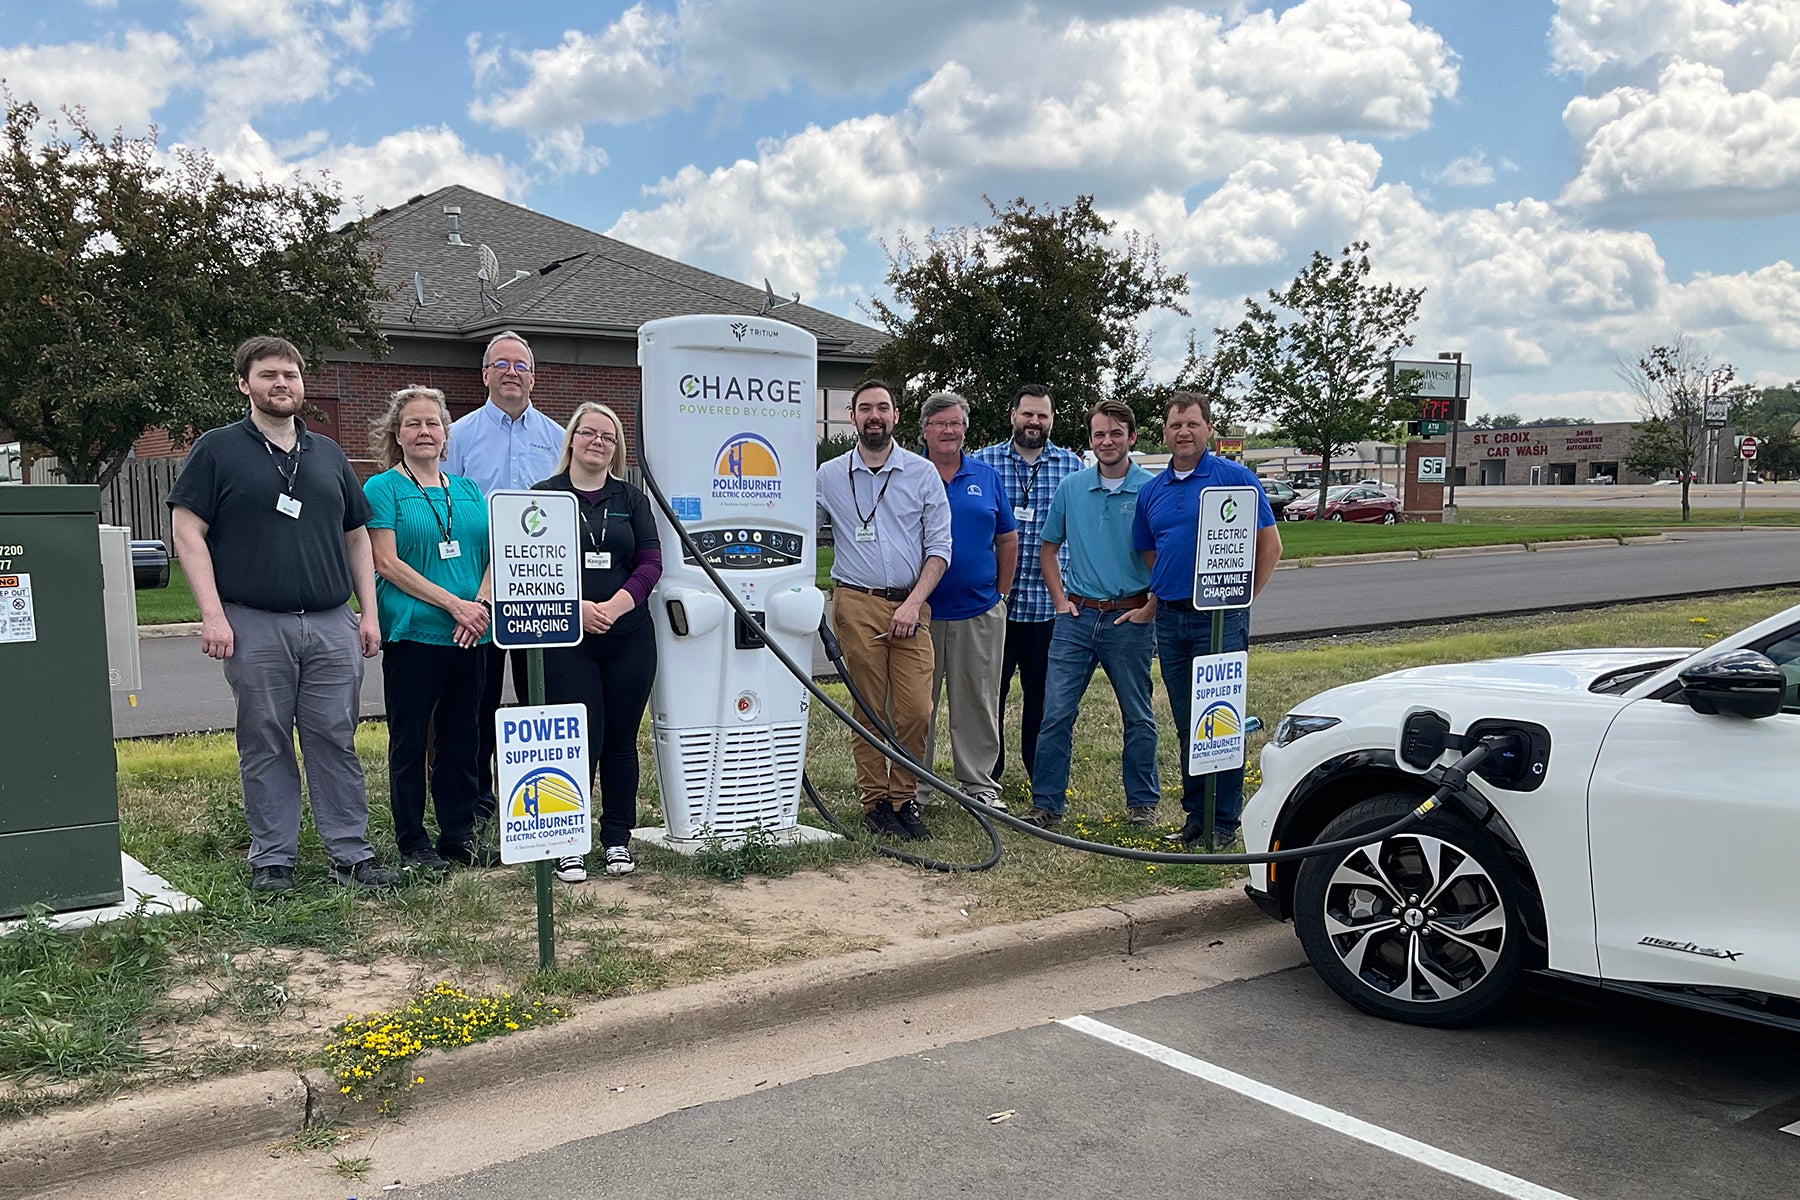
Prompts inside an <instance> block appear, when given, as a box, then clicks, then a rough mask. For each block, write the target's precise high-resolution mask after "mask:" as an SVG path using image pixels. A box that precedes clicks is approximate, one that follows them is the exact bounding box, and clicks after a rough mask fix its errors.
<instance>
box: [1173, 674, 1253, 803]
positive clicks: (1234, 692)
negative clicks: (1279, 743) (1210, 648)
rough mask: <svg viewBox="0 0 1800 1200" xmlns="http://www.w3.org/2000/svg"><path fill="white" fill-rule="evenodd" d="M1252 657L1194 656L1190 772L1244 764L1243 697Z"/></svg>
mask: <svg viewBox="0 0 1800 1200" xmlns="http://www.w3.org/2000/svg"><path fill="white" fill-rule="evenodd" d="M1249 663H1250V656H1249V654H1247V653H1245V652H1244V651H1242V650H1238V651H1234V652H1232V653H1230V654H1201V655H1196V656H1195V658H1194V679H1193V688H1194V691H1193V696H1192V706H1191V707H1190V708H1189V710H1188V711H1189V712H1191V713H1192V714H1193V716H1192V718H1191V719H1192V720H1193V722H1194V727H1193V728H1192V729H1190V730H1188V731H1187V732H1188V746H1187V770H1188V774H1189V775H1212V774H1215V773H1217V772H1219V771H1235V770H1237V769H1238V768H1239V767H1241V766H1243V765H1244V738H1245V734H1244V698H1245V696H1246V694H1247V677H1248V675H1249Z"/></svg>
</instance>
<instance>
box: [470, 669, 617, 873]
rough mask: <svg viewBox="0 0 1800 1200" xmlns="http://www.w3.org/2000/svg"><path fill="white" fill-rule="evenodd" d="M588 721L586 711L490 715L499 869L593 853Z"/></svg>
mask: <svg viewBox="0 0 1800 1200" xmlns="http://www.w3.org/2000/svg"><path fill="white" fill-rule="evenodd" d="M587 719H588V714H587V705H585V704H541V705H536V706H525V707H519V708H503V709H501V710H500V711H499V712H497V713H495V714H494V747H495V750H494V754H495V757H496V758H498V759H499V762H500V790H499V796H500V861H501V862H503V863H523V862H537V861H538V860H540V859H546V858H565V857H569V856H573V855H580V854H586V853H587V852H588V851H589V850H591V849H593V848H594V823H593V811H594V805H593V796H592V791H593V789H592V786H591V782H590V780H591V776H590V775H589V773H588V737H587Z"/></svg>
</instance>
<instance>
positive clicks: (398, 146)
mask: <svg viewBox="0 0 1800 1200" xmlns="http://www.w3.org/2000/svg"><path fill="white" fill-rule="evenodd" d="M300 147H304V152H303V153H299V154H296V153H295V151H296V149H299V148H300ZM207 149H208V151H209V152H210V153H211V154H212V156H213V158H214V159H215V160H216V161H217V162H218V164H219V166H220V168H221V169H222V170H224V171H225V172H226V173H227V174H229V175H232V176H235V177H238V178H245V179H253V178H255V177H257V176H258V175H261V176H264V177H266V178H269V179H286V178H289V177H291V176H300V177H302V178H307V179H312V178H315V177H317V176H318V175H321V174H323V175H327V176H329V177H330V178H331V179H332V180H333V181H335V182H336V183H337V184H338V185H339V186H340V187H341V188H342V190H343V194H344V196H345V198H346V199H348V200H355V199H358V198H360V199H361V200H362V201H363V203H364V206H365V207H366V208H369V209H374V208H382V207H388V206H391V205H395V204H399V203H403V202H404V201H405V200H406V199H407V198H408V197H411V196H415V195H417V194H419V193H420V192H429V191H434V190H436V189H437V188H440V187H443V186H445V185H446V184H451V183H461V184H466V185H468V186H469V187H472V188H475V189H476V190H477V191H482V192H487V193H488V194H489V195H493V196H499V197H501V198H502V199H517V198H518V197H519V195H520V190H521V187H520V176H519V173H518V171H517V170H516V169H514V168H513V167H512V166H510V165H509V164H508V163H507V162H506V160H505V159H503V158H500V157H499V156H497V155H488V154H480V153H477V152H475V151H473V150H471V149H469V147H468V146H467V145H466V144H465V143H464V142H463V140H462V138H461V137H460V136H459V135H458V134H457V133H456V131H455V130H453V129H451V128H450V127H449V126H447V125H434V126H423V127H420V128H415V129H407V130H402V131H401V132H399V133H392V134H389V135H387V136H386V137H383V138H381V139H379V140H377V141H375V142H374V143H372V144H369V145H358V144H346V145H339V144H333V143H331V142H329V140H328V139H327V137H326V135H325V134H324V133H322V132H315V133H314V134H311V135H309V136H307V137H306V138H304V139H301V141H300V142H299V143H298V145H296V144H286V145H283V146H281V147H279V148H278V147H275V146H272V145H270V144H269V142H268V141H267V140H265V139H264V138H263V136H262V135H261V134H260V133H258V132H257V131H256V130H255V128H253V127H252V126H251V125H249V124H248V123H243V124H240V125H238V126H237V128H236V129H234V130H231V131H230V134H229V136H228V137H227V138H226V139H225V140H224V141H222V142H219V143H216V144H213V145H209V146H208V147H207Z"/></svg>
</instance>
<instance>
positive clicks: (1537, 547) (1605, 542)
mask: <svg viewBox="0 0 1800 1200" xmlns="http://www.w3.org/2000/svg"><path fill="white" fill-rule="evenodd" d="M1603 546H1610V547H1612V548H1613V549H1615V550H1617V549H1618V548H1619V539H1618V538H1576V539H1574V540H1572V541H1567V542H1532V543H1531V548H1532V549H1533V550H1534V551H1538V552H1540V553H1541V552H1543V551H1545V550H1593V549H1598V548H1600V547H1603Z"/></svg>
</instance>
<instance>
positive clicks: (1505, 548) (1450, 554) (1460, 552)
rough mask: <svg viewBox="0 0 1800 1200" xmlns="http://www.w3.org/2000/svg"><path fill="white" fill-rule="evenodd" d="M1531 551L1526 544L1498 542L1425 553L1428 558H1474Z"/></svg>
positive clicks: (1447, 547) (1446, 548) (1450, 547)
mask: <svg viewBox="0 0 1800 1200" xmlns="http://www.w3.org/2000/svg"><path fill="white" fill-rule="evenodd" d="M1529 549H1530V547H1529V546H1527V545H1526V544H1525V543H1524V542H1496V543H1495V544H1494V545H1492V546H1445V547H1444V548H1443V549H1441V550H1426V551H1424V552H1423V553H1424V555H1425V557H1426V558H1472V557H1474V556H1475V555H1478V554H1523V553H1525V552H1526V551H1527V550H1529Z"/></svg>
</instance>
